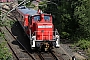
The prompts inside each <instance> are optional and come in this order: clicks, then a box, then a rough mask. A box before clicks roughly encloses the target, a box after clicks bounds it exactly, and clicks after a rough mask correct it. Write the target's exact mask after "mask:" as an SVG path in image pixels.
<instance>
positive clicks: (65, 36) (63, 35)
mask: <svg viewBox="0 0 90 60" xmlns="http://www.w3.org/2000/svg"><path fill="white" fill-rule="evenodd" d="M68 37H69V33H67V32H62V33H61V38H64V39H66V38H68Z"/></svg>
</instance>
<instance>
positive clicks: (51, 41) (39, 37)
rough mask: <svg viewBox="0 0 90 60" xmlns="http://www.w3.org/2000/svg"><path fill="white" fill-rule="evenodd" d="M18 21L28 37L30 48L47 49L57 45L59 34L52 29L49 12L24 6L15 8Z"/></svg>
mask: <svg viewBox="0 0 90 60" xmlns="http://www.w3.org/2000/svg"><path fill="white" fill-rule="evenodd" d="M16 11H17V16H18V21H19V23H20V24H21V25H22V27H23V29H24V31H25V32H26V34H27V36H28V37H29V39H30V45H31V48H32V49H33V48H39V49H44V50H45V51H48V49H51V48H52V47H59V34H57V31H55V29H54V25H53V23H52V16H51V14H46V13H43V12H42V11H40V10H38V11H37V10H34V9H32V8H27V7H25V6H20V7H18V8H16Z"/></svg>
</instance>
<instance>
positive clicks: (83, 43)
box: [76, 39, 90, 50]
mask: <svg viewBox="0 0 90 60" xmlns="http://www.w3.org/2000/svg"><path fill="white" fill-rule="evenodd" d="M76 46H78V47H80V49H83V50H85V49H88V48H90V41H88V40H85V39H82V40H80V41H78V43H76Z"/></svg>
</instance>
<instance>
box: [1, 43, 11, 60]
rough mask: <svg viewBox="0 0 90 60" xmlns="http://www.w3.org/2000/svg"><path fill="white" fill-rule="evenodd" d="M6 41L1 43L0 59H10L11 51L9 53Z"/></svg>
mask: <svg viewBox="0 0 90 60" xmlns="http://www.w3.org/2000/svg"><path fill="white" fill-rule="evenodd" d="M5 44H6V42H3V43H1V44H0V60H10V58H11V53H8V48H7V47H6V46H5Z"/></svg>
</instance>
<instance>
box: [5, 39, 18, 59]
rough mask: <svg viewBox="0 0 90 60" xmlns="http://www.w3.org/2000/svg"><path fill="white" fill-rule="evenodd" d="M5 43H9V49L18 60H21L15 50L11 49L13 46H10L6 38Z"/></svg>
mask: <svg viewBox="0 0 90 60" xmlns="http://www.w3.org/2000/svg"><path fill="white" fill-rule="evenodd" d="M4 39H5V41H6V42H7V44H8V46H9V48H10V49H11V51H12V52H13V54H14V56H15V57H16V59H17V60H20V59H19V57H18V56H17V54H16V53H15V51H14V50H13V48H12V47H11V45H10V44H9V42H8V40H7V39H6V38H4Z"/></svg>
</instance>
